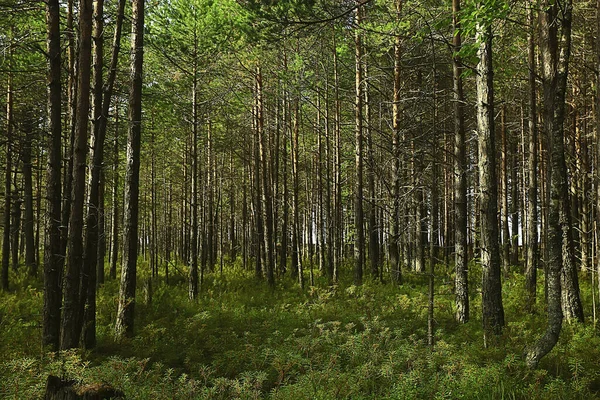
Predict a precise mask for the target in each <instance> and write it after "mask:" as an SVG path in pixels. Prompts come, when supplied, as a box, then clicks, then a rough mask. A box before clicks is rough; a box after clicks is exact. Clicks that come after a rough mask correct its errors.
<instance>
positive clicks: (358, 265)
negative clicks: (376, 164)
mask: <svg viewBox="0 0 600 400" xmlns="http://www.w3.org/2000/svg"><path fill="white" fill-rule="evenodd" d="M357 1H360V0H357ZM362 13H363V10H362V7H361V6H359V7H357V8H356V19H355V24H356V28H355V33H354V44H355V51H356V59H355V63H356V75H355V76H356V82H355V89H356V97H355V105H354V108H355V110H354V111H355V116H356V124H355V167H356V182H355V188H354V196H355V199H354V201H355V204H354V229H355V230H356V238H355V241H354V258H355V259H354V263H355V264H354V284H355V285H360V284H362V279H363V268H364V264H365V232H364V221H363V218H364V214H363V169H364V159H363V100H364V98H363V96H364V94H363V85H364V83H363V76H362V75H363V74H362V72H363V67H362V62H363V48H362V32H361V30H360V25H361V22H362Z"/></svg>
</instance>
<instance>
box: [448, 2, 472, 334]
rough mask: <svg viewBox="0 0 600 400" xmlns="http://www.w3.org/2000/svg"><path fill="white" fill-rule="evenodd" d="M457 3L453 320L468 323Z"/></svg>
mask: <svg viewBox="0 0 600 400" xmlns="http://www.w3.org/2000/svg"><path fill="white" fill-rule="evenodd" d="M459 15H460V0H453V1H452V19H453V23H454V39H453V46H454V57H453V59H452V67H453V82H454V252H455V259H454V260H455V271H456V275H455V279H454V286H455V291H456V320H457V321H458V322H460V323H466V322H468V321H469V317H470V315H469V314H470V313H469V279H468V262H467V261H468V259H467V257H468V252H467V224H468V219H467V177H466V174H467V166H466V161H467V160H466V143H465V111H464V105H465V99H464V94H463V83H462V73H463V66H462V60H461V59H460V57H459V55H458V52H459V51H460V48H461V46H462V43H461V35H460V19H459Z"/></svg>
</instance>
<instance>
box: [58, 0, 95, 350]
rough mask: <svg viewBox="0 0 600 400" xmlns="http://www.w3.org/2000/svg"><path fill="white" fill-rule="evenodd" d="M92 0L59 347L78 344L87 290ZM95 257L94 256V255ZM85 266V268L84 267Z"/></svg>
mask: <svg viewBox="0 0 600 400" xmlns="http://www.w3.org/2000/svg"><path fill="white" fill-rule="evenodd" d="M92 11H93V7H92V0H80V2H79V32H80V33H79V59H78V78H77V79H78V81H77V116H76V124H75V141H74V147H73V175H72V176H73V186H72V191H71V199H72V202H71V210H70V216H69V235H68V252H67V271H66V275H65V296H64V305H63V319H62V332H61V333H62V336H61V344H60V346H61V349H63V350H66V349H70V348H75V347H77V346H78V345H79V338H80V335H81V324H82V321H83V315H82V308H81V307H82V305H81V293H80V289H81V288H84V289H85V290H87V282H88V275H87V274H88V271H87V268H86V264H84V260H83V257H84V247H83V226H84V200H85V198H84V196H85V175H86V160H87V151H88V121H89V118H88V111H89V108H90V77H91V56H92ZM94 258H95V257H94ZM84 268H85V269H84Z"/></svg>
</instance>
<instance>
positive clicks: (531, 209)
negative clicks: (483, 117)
mask: <svg viewBox="0 0 600 400" xmlns="http://www.w3.org/2000/svg"><path fill="white" fill-rule="evenodd" d="M534 6H535V4H534V2H533V0H530V2H529V4H528V7H527V21H528V23H529V32H528V34H527V35H528V36H527V60H528V64H529V77H528V79H529V117H528V120H529V121H528V128H529V158H528V159H527V167H528V168H527V169H528V172H529V182H528V187H527V191H528V200H527V263H526V265H527V266H526V271H525V290H526V292H527V303H526V304H527V309H528V310H529V311H532V310H533V306H534V305H535V301H536V292H537V269H538V265H539V263H538V259H539V256H540V255H539V249H538V223H539V221H538V211H537V208H538V198H537V197H538V177H537V174H538V160H537V159H538V157H537V151H538V132H537V131H538V128H537V104H536V82H535V74H536V58H535V37H534V33H535V21H534V15H533V12H534V11H533V9H534Z"/></svg>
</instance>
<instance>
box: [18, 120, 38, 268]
mask: <svg viewBox="0 0 600 400" xmlns="http://www.w3.org/2000/svg"><path fill="white" fill-rule="evenodd" d="M25 118H26V120H25V122H24V130H25V132H24V135H25V141H24V143H23V150H22V153H21V154H22V155H21V156H22V160H23V198H24V206H25V209H24V213H25V215H24V220H23V234H24V236H25V266H26V267H27V272H28V273H29V275H30V276H37V264H36V259H35V236H34V225H35V221H34V212H33V167H32V164H31V145H32V135H33V116H32V115H31V114H29V113H27V114H26V116H25Z"/></svg>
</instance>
